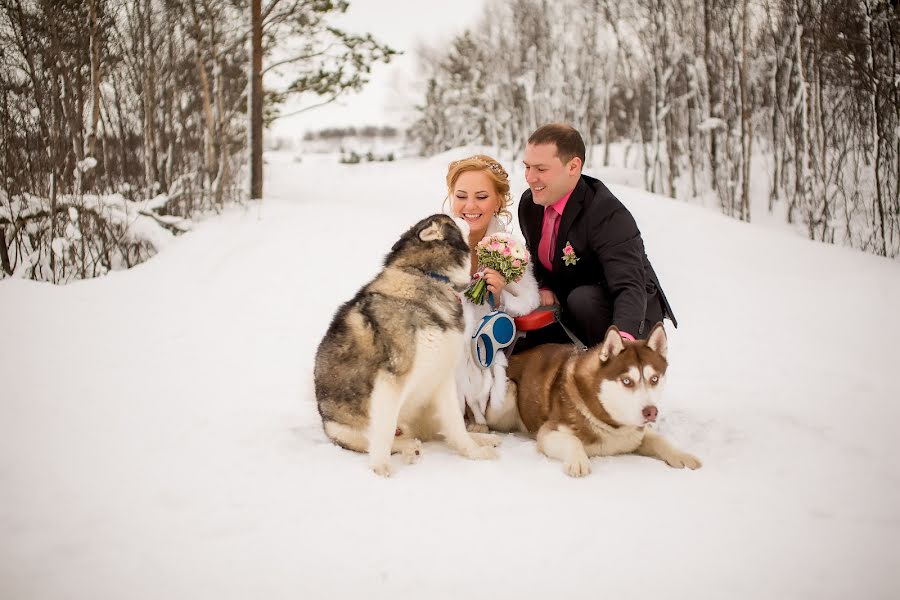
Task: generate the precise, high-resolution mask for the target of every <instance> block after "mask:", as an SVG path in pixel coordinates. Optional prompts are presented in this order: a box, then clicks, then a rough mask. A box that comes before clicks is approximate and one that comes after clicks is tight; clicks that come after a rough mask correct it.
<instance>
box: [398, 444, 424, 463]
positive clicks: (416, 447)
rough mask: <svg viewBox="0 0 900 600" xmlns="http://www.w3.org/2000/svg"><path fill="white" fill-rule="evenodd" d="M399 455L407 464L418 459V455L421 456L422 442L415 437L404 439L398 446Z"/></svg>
mask: <svg viewBox="0 0 900 600" xmlns="http://www.w3.org/2000/svg"><path fill="white" fill-rule="evenodd" d="M400 456H402V457H403V462H405V463H406V464H408V465H411V464H413V463H414V462H416V461H418V460H419V457H420V456H422V442H420V441H419V440H417V439H415V438H413V439H411V440H408V441H406V442H405V443H404V444H403V446H402V447H401V448H400Z"/></svg>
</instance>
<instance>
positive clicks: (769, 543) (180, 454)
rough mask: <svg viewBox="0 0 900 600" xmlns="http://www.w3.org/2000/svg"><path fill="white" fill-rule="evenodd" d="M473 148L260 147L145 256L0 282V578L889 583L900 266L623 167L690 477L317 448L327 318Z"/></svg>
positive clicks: (687, 591)
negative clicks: (648, 187)
mask: <svg viewBox="0 0 900 600" xmlns="http://www.w3.org/2000/svg"><path fill="white" fill-rule="evenodd" d="M476 150H480V149H474V148H469V149H460V150H458V151H454V152H452V153H445V154H444V155H441V156H438V157H434V158H431V159H405V160H401V161H397V162H394V163H362V164H358V165H341V164H338V163H337V157H336V156H304V157H303V160H302V162H295V161H294V160H293V159H294V157H293V156H290V155H288V154H270V155H268V156H267V164H268V168H267V179H266V188H265V191H266V199H265V200H264V201H263V202H262V203H261V204H258V205H250V206H248V207H237V208H232V209H230V210H227V211H225V212H224V213H223V214H222V215H221V216H220V217H218V218H215V219H213V220H208V221H205V222H203V223H200V224H199V225H197V226H196V227H195V228H194V230H193V231H192V232H191V233H189V234H186V235H183V236H180V237H177V238H173V239H172V240H171V241H169V243H168V244H167V246H166V247H165V249H164V250H163V251H162V252H160V253H159V254H158V255H156V256H155V257H154V258H152V259H151V260H149V261H148V262H146V263H144V264H141V265H139V266H137V267H135V268H133V269H130V270H128V271H116V272H112V273H110V274H109V275H107V276H105V277H102V278H98V279H93V280H88V281H79V282H74V283H71V284H69V285H66V286H56V287H54V286H51V285H49V284H43V283H36V282H33V281H23V280H17V279H6V280H3V281H0V313H2V314H3V315H4V317H5V318H4V322H3V330H2V332H3V334H2V340H3V343H2V344H0V382H2V386H0V390H2V391H0V597H2V598H67V599H78V598H86V599H87V598H91V599H93V598H129V599H141V598H147V599H158V598H188V597H195V598H196V597H207V598H254V597H256V598H292V599H293V598H324V597H327V598H360V597H365V598H405V597H415V598H461V597H477V598H481V597H491V598H532V597H546V596H548V595H552V596H553V597H573V596H576V595H577V596H579V597H584V596H588V597H600V596H603V597H610V598H659V597H665V598H667V599H679V598H815V599H817V600H819V599H823V598H835V599H838V598H840V599H843V598H848V597H859V598H867V599H875V598H885V599H886V598H896V597H898V596H900V579H898V578H897V577H896V573H897V572H898V569H900V555H898V553H897V551H896V549H897V548H898V547H900V508H898V507H900V465H898V461H897V451H896V447H895V446H894V445H893V443H894V441H893V438H894V437H895V435H896V434H895V429H894V423H896V422H897V420H898V417H900V404H898V403H897V401H896V397H897V383H896V380H895V379H894V378H893V374H894V370H895V369H896V362H897V356H898V355H897V343H896V340H897V339H898V334H900V324H898V320H897V319H896V317H895V313H896V307H897V306H898V305H900V277H898V275H900V264H898V263H897V262H896V261H890V260H887V259H883V258H878V257H875V256H871V255H866V254H863V253H860V252H858V251H853V250H849V249H845V248H839V247H835V246H828V245H824V244H819V243H815V242H810V241H808V240H805V239H802V238H800V237H798V236H796V235H794V234H792V233H790V232H785V231H782V230H775V229H770V228H766V227H762V226H759V225H750V224H747V223H741V222H738V221H735V220H732V219H729V218H727V217H724V216H722V215H719V214H716V213H715V212H712V211H707V210H704V209H702V208H700V207H697V206H692V205H688V204H686V203H683V202H678V201H673V200H670V199H666V198H662V197H660V196H655V195H653V194H650V193H647V192H644V191H640V190H636V189H634V188H629V187H625V186H623V185H621V184H611V189H612V190H613V192H614V193H616V194H617V195H618V196H619V197H620V198H621V199H622V200H623V201H624V202H625V203H626V204H627V205H628V206H629V208H630V209H631V210H632V212H633V214H634V216H635V218H636V220H637V222H638V224H639V226H640V227H641V230H642V232H643V235H644V239H645V242H646V245H647V250H648V253H649V255H650V257H651V260H652V261H653V264H654V266H655V268H656V271H657V274H658V275H659V277H660V279H661V281H662V283H663V285H664V287H665V289H666V292H667V294H668V296H669V299H670V300H671V302H672V305H673V308H674V310H675V312H676V315H677V316H678V319H679V322H680V323H681V326H680V328H679V329H677V330H672V329H671V328H670V359H671V364H670V370H669V374H670V375H669V383H668V387H667V404H666V405H664V406H661V422H660V426H659V430H660V431H661V432H662V433H663V434H664V435H666V436H667V437H668V438H669V439H670V440H671V441H672V442H673V443H674V444H676V445H677V446H678V447H680V448H683V449H684V450H687V451H689V452H692V453H694V454H696V455H698V456H699V457H700V458H701V460H703V462H704V466H703V468H702V469H700V470H698V471H694V472H690V471H686V470H674V469H671V468H669V467H667V466H666V465H665V464H663V463H661V462H659V461H654V460H651V459H647V458H642V457H636V456H624V457H614V458H605V459H594V460H593V463H592V466H593V471H594V472H593V473H592V474H591V475H590V476H588V477H587V478H583V479H578V480H575V479H570V478H569V477H567V476H566V475H564V474H563V472H562V468H561V464H559V463H558V462H554V461H551V460H549V459H546V458H544V457H543V456H542V455H540V454H538V452H537V450H536V448H535V444H534V442H533V441H532V440H530V439H527V438H525V437H520V436H515V435H504V441H503V445H502V446H501V448H500V458H499V459H498V460H496V461H489V462H485V461H480V462H476V461H469V460H466V459H464V458H462V457H460V456H458V455H456V454H455V453H453V452H452V451H450V450H449V449H448V448H447V447H445V446H444V445H442V444H439V443H429V444H427V445H426V447H425V453H424V455H423V457H422V460H421V461H420V462H419V463H418V464H416V465H412V466H406V465H401V464H400V462H399V459H398V458H395V461H396V464H397V466H398V469H397V474H396V475H395V476H394V477H393V478H391V479H389V480H385V479H381V478H379V477H377V476H375V475H374V474H372V473H371V472H370V471H369V470H368V468H367V466H366V458H365V457H364V456H363V455H360V454H355V453H352V452H349V451H346V450H342V449H340V448H338V447H336V446H334V445H332V444H331V443H330V442H329V441H328V440H327V438H326V437H325V435H324V433H323V432H322V429H321V423H320V420H319V417H318V414H317V412H316V408H315V402H314V399H313V396H312V389H311V381H310V380H311V372H312V361H313V356H314V353H315V350H316V346H317V344H318V342H319V340H320V339H321V336H322V335H323V333H324V331H325V328H326V327H327V325H328V322H329V321H330V319H331V316H332V314H333V312H334V310H335V309H336V307H337V306H338V305H339V304H340V303H342V302H344V301H345V300H347V299H348V298H350V297H351V296H352V294H353V293H354V292H355V291H356V290H357V288H358V287H360V286H361V285H362V284H364V283H365V282H366V281H368V279H369V278H370V277H371V276H372V275H373V274H374V273H375V272H376V271H377V269H378V268H379V267H380V263H381V260H382V258H383V256H384V255H385V254H386V253H387V251H388V250H389V248H390V246H391V244H392V243H393V241H394V240H395V239H396V237H397V236H398V235H399V234H400V233H401V232H402V231H403V230H405V229H406V227H408V226H409V225H410V224H412V223H413V222H415V221H416V220H417V219H418V218H420V217H422V216H424V215H426V214H429V213H432V212H438V211H440V210H441V202H442V200H443V198H444V196H445V195H446V191H445V190H444V188H443V181H444V175H445V169H446V165H447V163H448V162H449V161H450V160H453V159H456V158H460V157H462V156H466V155H469V154H471V153H474V151H476ZM504 165H505V166H506V165H508V166H509V170H511V171H512V178H513V182H514V185H513V193H514V196H515V197H518V193H520V192H521V191H522V190H523V189H524V183H523V181H522V173H521V168H520V167H519V166H517V165H512V164H510V163H509V161H507V160H505V159H504ZM589 172H595V171H589ZM326 257H327V258H326Z"/></svg>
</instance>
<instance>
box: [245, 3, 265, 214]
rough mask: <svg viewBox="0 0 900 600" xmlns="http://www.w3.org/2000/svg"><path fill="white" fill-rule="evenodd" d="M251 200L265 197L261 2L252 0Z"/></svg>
mask: <svg viewBox="0 0 900 600" xmlns="http://www.w3.org/2000/svg"><path fill="white" fill-rule="evenodd" d="M250 29H251V44H250V57H251V59H250V94H248V99H249V106H248V111H249V113H250V199H251V200H253V199H262V197H263V159H262V154H263V120H262V115H263V89H262V16H261V0H251V8H250Z"/></svg>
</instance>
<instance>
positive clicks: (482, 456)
mask: <svg viewBox="0 0 900 600" xmlns="http://www.w3.org/2000/svg"><path fill="white" fill-rule="evenodd" d="M465 456H466V458H471V459H473V460H489V459H493V458H497V451H496V450H494V448H493V447H491V446H476V447H475V448H472V449H471V450H467V451H466V452H465Z"/></svg>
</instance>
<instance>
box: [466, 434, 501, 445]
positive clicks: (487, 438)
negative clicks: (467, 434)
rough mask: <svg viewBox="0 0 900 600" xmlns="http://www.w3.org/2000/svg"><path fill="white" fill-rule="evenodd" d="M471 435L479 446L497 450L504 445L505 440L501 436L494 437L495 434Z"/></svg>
mask: <svg viewBox="0 0 900 600" xmlns="http://www.w3.org/2000/svg"><path fill="white" fill-rule="evenodd" d="M471 435H472V439H473V440H475V441H476V442H477V443H478V445H479V446H490V447H492V448H496V447H497V446H499V445H500V444H502V443H503V439H502V438H501V437H500V436H499V435H494V434H493V433H472V434H471Z"/></svg>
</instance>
